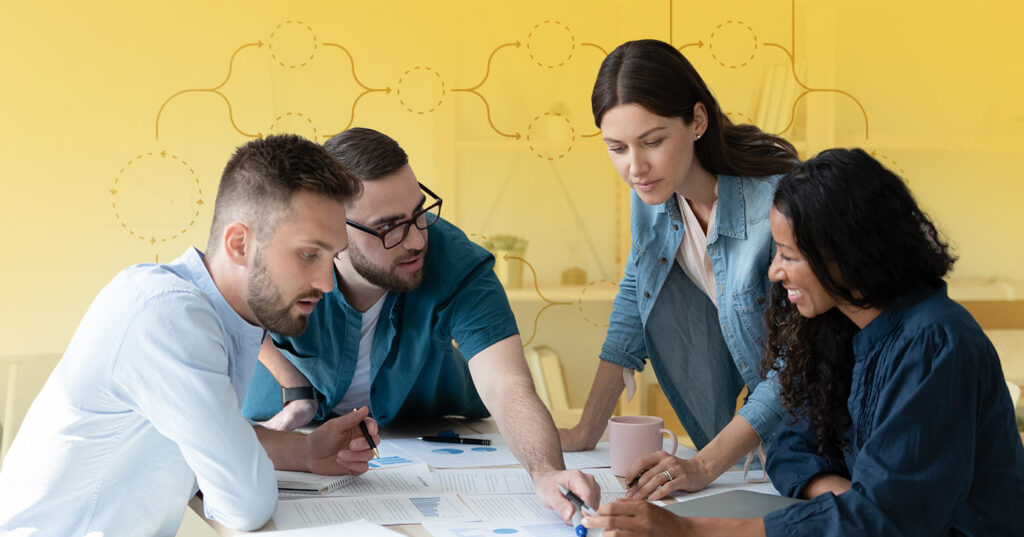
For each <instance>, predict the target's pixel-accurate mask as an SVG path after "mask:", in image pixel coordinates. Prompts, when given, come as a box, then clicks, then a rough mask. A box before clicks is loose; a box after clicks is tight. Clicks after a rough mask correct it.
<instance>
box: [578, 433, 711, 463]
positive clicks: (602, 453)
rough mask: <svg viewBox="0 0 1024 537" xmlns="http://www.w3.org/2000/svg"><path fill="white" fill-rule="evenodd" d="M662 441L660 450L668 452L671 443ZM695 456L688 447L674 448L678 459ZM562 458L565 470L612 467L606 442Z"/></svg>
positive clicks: (667, 440)
mask: <svg viewBox="0 0 1024 537" xmlns="http://www.w3.org/2000/svg"><path fill="white" fill-rule="evenodd" d="M663 440H664V441H663V443H662V449H664V450H665V451H668V448H670V447H672V441H671V440H669V439H668V438H665V439H663ZM695 455H697V451H696V450H695V449H693V448H691V447H689V446H683V445H680V446H679V447H677V448H676V457H679V458H680V459H692V458H693V457H694V456H695ZM562 458H563V459H565V468H566V469H567V470H579V469H583V468H608V467H610V466H611V465H612V463H611V460H612V459H611V451H610V450H609V447H608V442H598V443H597V446H596V447H594V449H591V450H589V451H566V452H564V453H562Z"/></svg>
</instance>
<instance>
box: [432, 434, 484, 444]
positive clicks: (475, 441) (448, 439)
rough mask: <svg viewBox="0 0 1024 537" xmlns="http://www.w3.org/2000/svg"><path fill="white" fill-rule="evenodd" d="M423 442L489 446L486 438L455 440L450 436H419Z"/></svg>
mask: <svg viewBox="0 0 1024 537" xmlns="http://www.w3.org/2000/svg"><path fill="white" fill-rule="evenodd" d="M420 440H423V441H424V442H444V443H445V444H474V445H477V446H489V445H491V441H490V440H488V439H486V438H455V437H451V436H421V437H420Z"/></svg>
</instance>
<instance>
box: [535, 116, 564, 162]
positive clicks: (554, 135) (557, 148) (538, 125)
mask: <svg viewBox="0 0 1024 537" xmlns="http://www.w3.org/2000/svg"><path fill="white" fill-rule="evenodd" d="M526 143H527V144H529V146H530V151H533V152H534V154H536V155H537V156H538V157H540V158H542V159H547V160H555V159H560V158H563V157H565V156H566V155H568V154H569V152H570V151H572V146H573V144H574V143H576V129H575V128H573V126H572V122H570V121H569V118H567V117H565V116H563V115H561V114H556V113H554V112H544V113H543V114H540V115H539V116H535V117H534V118H533V120H532V121H530V125H529V126H528V127H526ZM552 148H553V149H552Z"/></svg>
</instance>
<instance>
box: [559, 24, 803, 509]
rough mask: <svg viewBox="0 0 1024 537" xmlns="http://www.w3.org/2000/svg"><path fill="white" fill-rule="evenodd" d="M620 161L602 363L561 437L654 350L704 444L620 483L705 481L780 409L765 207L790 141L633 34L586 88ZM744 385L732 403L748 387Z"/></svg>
mask: <svg viewBox="0 0 1024 537" xmlns="http://www.w3.org/2000/svg"><path fill="white" fill-rule="evenodd" d="M592 104H593V110H594V121H595V122H596V123H597V126H598V127H599V128H600V129H601V131H602V134H603V135H604V140H605V142H606V143H607V145H608V152H609V155H610V157H611V159H612V164H613V165H614V166H615V168H616V170H617V171H618V172H619V175H621V176H622V179H623V180H624V181H625V182H626V184H627V185H629V187H630V188H631V189H632V190H633V194H632V196H631V200H632V201H631V227H632V234H633V247H632V251H631V252H630V255H629V259H628V261H627V264H626V273H625V277H624V278H623V279H622V281H621V282H620V284H619V293H618V295H617V296H616V298H615V302H614V305H613V310H612V314H611V318H610V326H609V328H608V334H607V337H606V339H605V342H604V346H603V348H602V350H601V355H600V357H601V360H602V361H601V364H600V366H599V367H598V372H597V376H596V378H595V379H594V384H593V387H592V388H591V391H590V396H589V397H588V399H587V403H586V406H585V408H584V411H583V416H582V418H581V419H580V423H579V424H578V425H577V426H576V427H574V428H572V429H567V430H566V429H563V430H561V431H559V433H560V435H561V439H562V446H563V449H566V450H583V449H590V448H592V447H593V446H594V445H595V444H596V443H597V440H598V438H599V437H600V436H601V434H602V432H603V431H604V427H605V425H606V423H607V420H608V418H609V417H610V416H611V414H612V410H613V408H614V406H615V401H616V399H617V398H618V396H619V394H620V393H621V392H622V390H623V388H624V387H628V389H627V392H628V393H629V394H630V395H632V393H631V392H632V389H633V388H634V386H632V383H633V371H634V370H642V369H643V367H644V364H645V362H646V361H647V360H648V359H650V361H651V365H652V366H653V367H654V371H655V373H656V374H657V376H658V380H659V382H660V384H661V387H662V390H663V391H664V393H665V395H666V396H667V397H668V400H669V402H670V403H671V404H672V408H673V409H674V410H675V412H676V414H677V415H678V416H679V419H680V421H681V422H682V424H683V426H684V427H686V431H687V432H688V433H689V435H690V437H691V438H692V439H693V441H694V442H695V444H696V445H697V447H698V448H700V452H699V453H698V454H697V456H696V457H695V458H693V459H691V460H683V459H678V458H676V457H675V456H674V455H670V454H667V453H665V452H659V453H657V454H654V455H651V456H649V457H645V458H643V459H640V460H638V461H637V462H636V463H634V465H633V467H632V468H631V469H630V471H629V474H628V475H627V476H626V478H627V481H631V480H633V479H634V478H637V477H638V476H639V478H638V482H637V484H636V485H634V486H633V487H632V488H631V489H630V491H629V493H628V496H630V497H647V498H650V499H657V498H661V497H663V496H665V495H667V494H668V493H669V492H672V491H674V490H680V489H682V490H687V491H695V490H700V489H702V488H704V487H705V486H707V485H708V483H710V482H711V481H713V480H714V479H715V478H716V477H718V476H719V475H721V474H722V472H724V471H725V470H726V469H728V468H729V467H730V466H732V465H733V464H735V463H736V462H737V461H738V460H740V459H741V458H742V457H743V455H745V454H747V453H750V452H752V451H753V450H755V449H756V448H758V446H759V444H760V443H762V442H764V443H767V442H768V441H769V440H770V439H771V437H772V435H773V434H774V432H775V428H776V426H777V425H778V424H779V421H780V419H781V417H782V407H781V405H780V403H779V395H778V385H777V383H775V382H774V381H773V380H771V379H769V380H767V381H765V380H762V378H761V376H760V368H759V364H760V361H761V356H762V353H763V351H762V334H763V332H764V329H763V324H762V317H763V312H764V308H765V291H766V290H767V288H768V285H769V282H768V280H767V278H766V274H767V270H768V264H769V263H770V262H771V258H772V254H773V246H772V241H771V233H770V230H769V229H768V210H769V208H770V206H771V201H772V193H773V192H774V189H775V183H776V181H777V180H778V178H779V174H782V173H785V172H787V171H789V170H790V169H792V168H793V167H794V166H795V165H796V164H797V155H796V151H795V150H794V149H793V146H792V145H791V144H789V142H787V141H785V140H783V139H782V138H780V137H778V136H773V135H769V134H765V133H763V132H761V131H760V130H759V129H758V128H757V127H755V126H753V125H733V124H732V122H731V121H729V119H728V118H727V117H726V116H725V114H724V113H722V111H721V110H720V108H719V106H718V103H717V102H716V101H715V98H714V97H713V96H712V95H711V92H710V91H709V90H708V88H707V86H706V85H705V84H704V81H703V80H701V78H700V76H699V75H698V74H697V71H696V70H695V69H694V68H693V66H692V65H690V63H689V62H688V61H687V60H686V58H684V57H683V55H682V54H681V53H679V51H678V50H676V49H675V48H674V47H672V46H671V45H669V44H667V43H663V42H661V41H654V40H643V41H631V42H628V43H625V44H623V45H621V46H619V47H618V48H616V49H615V50H614V51H613V52H612V53H611V54H610V55H609V56H608V57H607V58H606V59H605V60H604V62H603V63H602V64H601V69H600V71H599V72H598V75H597V81H596V83H595V84H594V92H593V96H592ZM744 386H746V387H747V388H748V389H749V392H750V396H749V397H748V398H747V400H746V402H745V403H744V405H743V406H742V408H740V409H739V411H738V412H736V398H737V396H738V395H739V393H740V391H741V390H742V389H743V387H744Z"/></svg>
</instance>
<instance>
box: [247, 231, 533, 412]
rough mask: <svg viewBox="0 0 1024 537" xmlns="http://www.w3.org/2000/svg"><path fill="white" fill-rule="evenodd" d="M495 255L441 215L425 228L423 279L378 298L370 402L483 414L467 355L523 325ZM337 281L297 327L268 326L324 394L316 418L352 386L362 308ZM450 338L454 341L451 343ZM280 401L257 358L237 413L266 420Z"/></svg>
mask: <svg viewBox="0 0 1024 537" xmlns="http://www.w3.org/2000/svg"><path fill="white" fill-rule="evenodd" d="M493 267H494V257H493V256H492V255H491V254H490V253H489V252H488V251H487V250H485V249H484V248H482V247H480V246H479V245H477V244H475V243H473V242H471V241H470V240H469V239H468V238H467V237H466V234H465V233H463V232H462V231H461V230H460V229H458V228H457V227H455V226H453V225H452V224H450V223H448V222H446V221H445V220H443V219H442V220H439V221H438V222H437V223H436V224H434V225H433V226H432V227H431V228H430V233H429V247H428V249H427V257H426V261H425V263H424V274H423V282H422V283H421V284H420V286H419V287H417V288H416V289H413V290H412V291H408V292H405V293H397V294H396V293H388V294H387V296H386V297H385V299H384V305H383V308H382V309H381V313H380V318H379V319H378V320H377V328H376V333H375V334H374V337H373V345H372V348H371V351H370V412H371V413H372V414H373V416H374V418H375V419H376V420H377V421H378V422H379V423H380V424H381V425H386V424H387V423H388V422H390V421H392V420H394V419H395V418H398V417H402V418H409V417H417V416H443V415H449V414H454V415H461V416H466V417H470V418H479V417H485V416H487V415H488V411H487V408H486V407H484V405H483V402H481V401H480V396H479V395H478V394H477V392H476V388H475V387H474V386H473V380H472V378H471V377H470V374H469V360H470V359H472V358H473V356H475V355H476V354H477V353H478V352H480V351H482V350H484V349H486V348H487V347H490V346H491V345H493V344H495V343H497V342H499V341H501V340H503V339H505V338H507V337H509V336H512V335H516V334H518V333H519V330H518V328H517V327H516V321H515V317H514V316H513V315H512V309H511V307H509V303H508V298H507V297H506V296H505V290H504V289H503V288H502V287H501V284H500V283H499V282H498V278H497V277H496V276H495V275H494V270H493ZM337 278H338V275H337V273H335V282H334V289H333V290H332V291H331V292H330V293H328V294H327V295H326V296H325V297H324V299H323V300H321V301H320V303H319V304H317V306H316V308H315V309H314V310H313V313H312V314H311V315H310V318H309V327H308V328H307V329H306V332H305V333H303V334H302V335H301V336H299V337H285V336H282V335H280V334H271V336H272V337H273V339H274V344H275V345H276V346H277V348H278V349H280V350H281V352H282V353H283V354H284V355H285V357H287V358H288V360H289V361H291V362H292V363H293V364H295V366H296V367H297V368H298V369H299V370H300V371H302V373H303V374H304V375H305V376H306V378H308V379H309V380H310V382H311V383H312V384H313V386H314V387H316V389H317V391H319V392H320V393H322V394H323V395H324V400H323V401H322V402H321V403H320V408H319V409H318V411H317V415H316V419H320V420H322V419H326V418H327V416H328V414H329V413H330V412H331V409H333V408H334V407H335V406H336V405H337V404H338V403H339V402H341V400H342V398H343V397H344V396H345V392H346V391H347V390H348V386H349V384H350V383H351V382H352V376H353V373H354V372H355V367H356V360H357V356H358V352H359V330H360V328H361V326H362V314H361V313H360V312H358V311H356V310H355V309H353V308H352V306H350V305H349V304H348V302H346V301H345V297H344V295H342V293H341V291H340V290H339V289H338V282H337ZM453 342H455V343H456V344H457V345H455V344H453ZM280 410H281V386H280V385H279V384H278V383H277V381H276V380H275V379H274V377H273V376H272V375H271V374H270V372H269V371H268V370H267V369H266V368H265V367H264V366H263V364H257V365H256V371H255V372H254V374H253V377H252V381H251V382H250V384H249V390H248V392H247V394H246V397H245V402H244V404H243V406H242V413H243V414H244V415H245V416H246V417H247V418H249V419H254V420H265V419H269V418H270V417H272V416H273V415H274V414H276V413H278V412H279V411H280Z"/></svg>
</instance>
